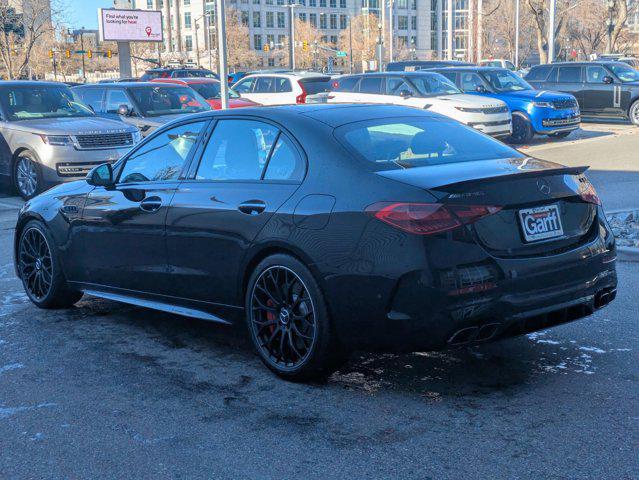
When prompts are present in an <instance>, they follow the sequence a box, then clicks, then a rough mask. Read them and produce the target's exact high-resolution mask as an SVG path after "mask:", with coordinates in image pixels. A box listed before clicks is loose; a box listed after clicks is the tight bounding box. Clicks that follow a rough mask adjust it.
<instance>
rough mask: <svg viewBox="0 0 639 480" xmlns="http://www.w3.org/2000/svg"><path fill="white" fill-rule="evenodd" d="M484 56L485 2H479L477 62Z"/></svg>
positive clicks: (480, 0) (479, 0) (481, 0)
mask: <svg viewBox="0 0 639 480" xmlns="http://www.w3.org/2000/svg"><path fill="white" fill-rule="evenodd" d="M483 56H484V2H483V0H477V61H478V62H481V60H482V57H483Z"/></svg>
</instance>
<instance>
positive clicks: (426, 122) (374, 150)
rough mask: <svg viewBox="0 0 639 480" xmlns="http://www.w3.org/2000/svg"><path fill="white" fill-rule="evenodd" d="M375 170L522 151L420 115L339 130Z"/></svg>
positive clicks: (518, 155)
mask: <svg viewBox="0 0 639 480" xmlns="http://www.w3.org/2000/svg"><path fill="white" fill-rule="evenodd" d="M336 133H337V136H338V138H341V139H342V140H343V141H344V142H345V143H346V144H348V145H350V146H351V147H352V148H353V149H354V150H355V151H356V152H357V153H358V154H359V155H360V156H361V157H363V158H364V159H365V160H368V161H369V162H371V164H372V168H373V169H374V170H394V169H399V168H413V167H425V166H431V165H440V164H445V163H458V162H473V161H478V160H488V159H496V158H521V157H522V154H521V153H519V152H517V151H516V150H513V149H512V148H510V147H508V146H506V145H504V144H503V143H501V142H499V141H497V140H494V139H493V138H490V137H488V136H485V135H482V134H481V133H479V132H477V131H476V130H473V129H472V128H469V127H466V126H465V125H462V124H460V123H457V122H454V121H443V120H440V119H437V120H435V119H429V118H419V117H405V118H386V119H380V120H371V121H365V122H357V123H354V124H349V125H345V126H343V127H340V128H338V129H337V130H336Z"/></svg>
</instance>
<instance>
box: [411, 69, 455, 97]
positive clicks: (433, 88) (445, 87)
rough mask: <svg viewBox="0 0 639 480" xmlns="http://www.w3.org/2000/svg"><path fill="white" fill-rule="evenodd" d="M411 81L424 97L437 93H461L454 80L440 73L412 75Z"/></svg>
mask: <svg viewBox="0 0 639 480" xmlns="http://www.w3.org/2000/svg"><path fill="white" fill-rule="evenodd" d="M410 79H411V82H413V84H414V85H415V87H417V90H419V93H420V94H421V95H422V96H424V97H433V96H437V95H455V94H457V93H461V92H460V91H459V88H457V87H456V86H455V84H454V83H453V82H451V81H450V80H448V79H447V78H446V77H444V76H443V75H440V74H438V73H425V74H423V75H415V76H414V77H410Z"/></svg>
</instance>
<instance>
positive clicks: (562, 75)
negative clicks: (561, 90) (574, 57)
mask: <svg viewBox="0 0 639 480" xmlns="http://www.w3.org/2000/svg"><path fill="white" fill-rule="evenodd" d="M557 81H558V82H559V83H575V82H581V67H559V76H558V77H557Z"/></svg>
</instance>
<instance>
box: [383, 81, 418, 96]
mask: <svg viewBox="0 0 639 480" xmlns="http://www.w3.org/2000/svg"><path fill="white" fill-rule="evenodd" d="M403 91H408V92H410V93H411V94H414V93H415V92H413V89H412V88H411V87H410V85H408V83H406V82H405V81H404V79H403V78H401V77H390V78H387V79H386V94H387V95H399V94H400V93H402V92H403Z"/></svg>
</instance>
